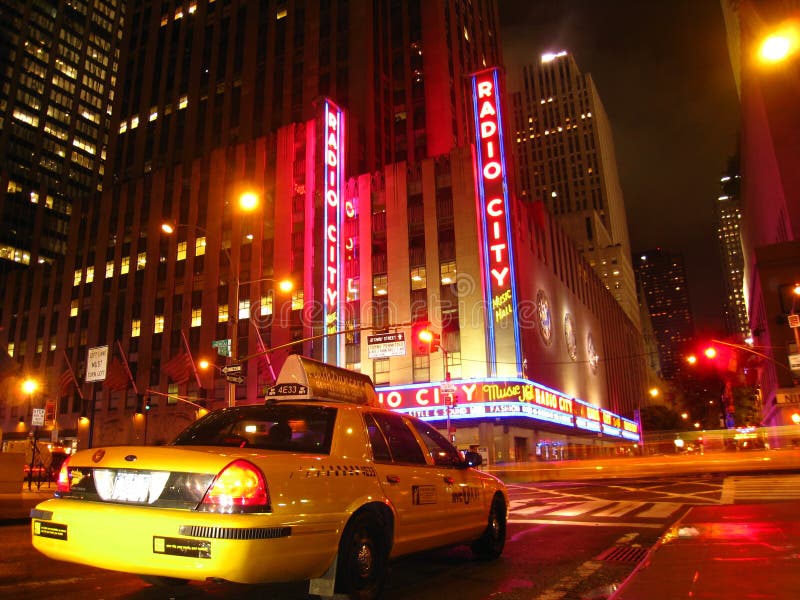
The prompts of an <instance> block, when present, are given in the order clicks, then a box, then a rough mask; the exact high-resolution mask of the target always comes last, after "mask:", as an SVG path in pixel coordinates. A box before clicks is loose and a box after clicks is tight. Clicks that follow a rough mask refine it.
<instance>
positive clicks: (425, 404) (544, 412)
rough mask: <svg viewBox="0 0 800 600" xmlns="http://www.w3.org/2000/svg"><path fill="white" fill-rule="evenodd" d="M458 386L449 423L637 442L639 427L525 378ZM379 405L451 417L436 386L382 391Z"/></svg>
mask: <svg viewBox="0 0 800 600" xmlns="http://www.w3.org/2000/svg"><path fill="white" fill-rule="evenodd" d="M451 383H452V384H453V386H455V390H456V391H455V396H456V399H457V403H456V405H455V406H452V407H450V408H449V413H450V414H449V417H450V419H456V420H457V419H487V418H491V419H496V418H527V419H534V420H536V421H543V422H547V423H553V424H556V425H562V426H564V427H568V428H571V429H576V430H582V431H584V432H587V433H590V432H597V433H603V434H606V435H610V436H612V437H621V438H625V439H629V440H633V441H637V440H638V439H639V428H638V425H637V424H636V423H635V422H634V421H631V420H629V419H625V418H623V417H620V416H619V415H616V414H614V413H612V412H609V411H607V410H605V409H601V408H600V407H598V406H595V405H593V404H589V403H588V402H585V401H583V400H579V399H577V398H572V397H570V396H567V395H565V394H563V393H561V392H559V391H557V390H554V389H551V388H548V387H546V386H543V385H541V384H539V383H536V382H534V381H530V380H528V379H522V378H493V377H492V378H486V379H462V380H458V381H453V382H451ZM376 391H377V392H378V404H379V405H380V406H383V407H384V408H389V409H392V410H394V411H397V412H401V413H407V414H411V415H413V416H415V417H418V418H420V419H423V420H425V421H441V420H444V419H446V418H447V417H448V406H447V395H446V394H443V393H442V392H441V389H440V387H439V384H437V383H422V384H410V385H399V386H387V387H379V388H377V389H376Z"/></svg>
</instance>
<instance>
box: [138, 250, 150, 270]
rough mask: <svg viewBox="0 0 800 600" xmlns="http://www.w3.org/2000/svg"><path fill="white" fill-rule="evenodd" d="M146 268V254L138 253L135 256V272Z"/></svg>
mask: <svg viewBox="0 0 800 600" xmlns="http://www.w3.org/2000/svg"><path fill="white" fill-rule="evenodd" d="M146 266H147V253H146V252H139V254H138V255H137V256H136V270H137V271H142V270H143V269H144V268H145V267H146Z"/></svg>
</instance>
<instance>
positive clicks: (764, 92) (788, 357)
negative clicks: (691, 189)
mask: <svg viewBox="0 0 800 600" xmlns="http://www.w3.org/2000/svg"><path fill="white" fill-rule="evenodd" d="M722 8H723V12H724V15H725V21H726V26H727V30H728V43H729V50H730V58H731V64H732V66H733V72H734V76H735V78H736V82H737V85H738V91H739V98H740V100H741V111H740V114H741V131H742V135H741V168H742V185H741V214H742V226H741V232H742V249H743V257H744V261H743V262H744V269H743V281H744V300H745V303H746V305H747V315H748V326H749V329H750V331H751V332H752V336H753V340H754V345H755V346H757V347H758V348H760V351H761V354H762V355H765V356H766V359H763V357H755V358H754V360H753V363H754V369H755V370H756V371H757V373H758V390H759V393H760V395H761V399H762V406H763V413H762V415H761V418H762V422H763V423H764V424H765V425H784V426H790V427H792V426H794V419H795V418H796V417H794V415H796V414H800V400H798V399H799V398H800V395H799V394H798V389H800V327H792V326H791V323H790V320H791V321H792V322H794V323H795V324H796V323H797V321H795V319H796V318H797V315H798V314H800V297H799V296H797V295H796V294H795V293H794V292H793V290H794V289H795V286H796V285H797V283H798V282H799V281H800V170H798V169H797V164H798V161H799V160H800V141H799V139H798V136H797V132H798V131H800V115H798V111H797V106H798V104H799V103H800V87H798V85H797V82H798V81H800V47H798V39H800V26H799V25H798V20H797V17H798V13H800V2H798V0H726V1H724V2H723V3H722ZM792 315H794V317H792ZM772 442H773V444H780V443H784V442H783V440H779V439H773V440H772Z"/></svg>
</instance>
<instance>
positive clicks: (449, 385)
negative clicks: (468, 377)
mask: <svg viewBox="0 0 800 600" xmlns="http://www.w3.org/2000/svg"><path fill="white" fill-rule="evenodd" d="M439 391H440V392H442V393H443V394H455V393H456V384H455V383H453V382H452V381H443V382H442V383H440V384H439Z"/></svg>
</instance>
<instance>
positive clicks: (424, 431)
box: [411, 419, 463, 467]
mask: <svg viewBox="0 0 800 600" xmlns="http://www.w3.org/2000/svg"><path fill="white" fill-rule="evenodd" d="M411 424H412V425H413V426H414V429H416V430H417V433H418V434H419V435H420V437H421V438H422V441H423V442H425V446H426V447H427V448H428V452H429V453H430V455H431V457H432V458H433V462H434V463H435V464H437V465H440V466H446V467H455V466H459V465H461V464H463V461H462V460H461V455H460V454H459V453H458V450H456V448H455V446H453V444H451V443H450V442H448V441H447V438H446V437H444V436H443V435H442V434H441V433H439V432H438V431H437V430H436V429H435V428H434V427H432V426H431V425H428V424H427V423H424V422H422V421H418V420H416V419H411Z"/></svg>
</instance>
